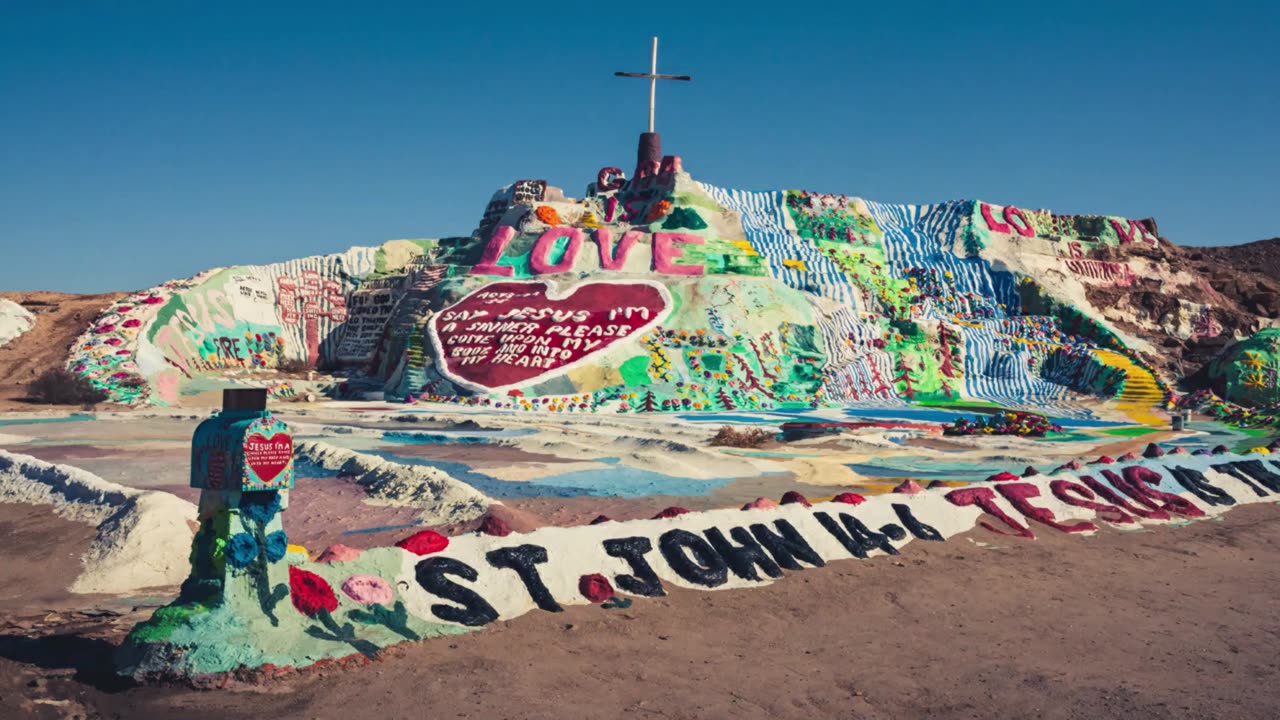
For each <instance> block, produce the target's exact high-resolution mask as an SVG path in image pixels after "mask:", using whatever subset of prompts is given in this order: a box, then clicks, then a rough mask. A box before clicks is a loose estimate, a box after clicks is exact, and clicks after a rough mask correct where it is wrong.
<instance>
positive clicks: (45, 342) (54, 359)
mask: <svg viewBox="0 0 1280 720" xmlns="http://www.w3.org/2000/svg"><path fill="white" fill-rule="evenodd" d="M126 294H127V293H102V294H100V295H73V294H70V293H58V292H0V298H5V299H8V300H12V301H14V302H16V303H18V304H19V305H22V306H23V307H25V308H26V309H27V310H28V311H29V312H30V313H31V314H32V315H35V318H36V323H35V325H34V326H33V327H32V328H31V329H30V330H28V331H27V332H26V333H23V334H22V335H20V336H18V338H17V339H16V340H14V341H13V342H10V343H8V344H6V345H4V346H0V410H33V409H38V408H39V407H40V406H39V405H35V404H32V403H28V402H23V399H24V398H26V396H27V388H26V386H27V385H29V384H30V383H31V381H32V380H35V379H36V377H37V376H39V375H40V373H42V372H44V371H45V370H47V369H49V368H51V367H62V364H63V363H64V362H66V360H67V351H68V350H70V349H71V343H73V342H75V339H76V338H77V337H79V336H80V334H81V333H83V332H84V331H85V329H86V328H88V327H89V323H91V322H93V320H94V319H95V318H97V317H98V315H100V314H101V313H102V311H103V310H105V309H106V308H107V306H108V305H110V304H111V303H113V302H115V301H116V300H118V299H120V298H122V297H124V296H125V295H126Z"/></svg>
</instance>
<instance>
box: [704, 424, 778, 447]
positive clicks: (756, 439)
mask: <svg viewBox="0 0 1280 720" xmlns="http://www.w3.org/2000/svg"><path fill="white" fill-rule="evenodd" d="M773 435H774V433H772V432H770V431H769V430H766V429H764V428H758V427H750V428H746V429H745V430H739V429H737V428H735V427H731V426H729V425H725V426H724V427H722V428H720V431H719V432H717V433H716V435H715V437H713V438H711V444H712V445H718V446H721V447H736V448H758V447H760V446H761V445H764V444H765V443H767V442H769V441H770V440H772V439H773Z"/></svg>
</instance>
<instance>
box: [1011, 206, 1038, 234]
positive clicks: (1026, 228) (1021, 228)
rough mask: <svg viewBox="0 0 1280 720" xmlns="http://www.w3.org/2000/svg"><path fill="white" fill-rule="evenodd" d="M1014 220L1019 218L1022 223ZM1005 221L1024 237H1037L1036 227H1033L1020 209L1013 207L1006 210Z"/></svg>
mask: <svg viewBox="0 0 1280 720" xmlns="http://www.w3.org/2000/svg"><path fill="white" fill-rule="evenodd" d="M1014 218H1017V219H1018V220H1019V221H1021V222H1014V221H1013V219H1014ZM1004 219H1005V220H1006V221H1008V223H1009V224H1010V225H1012V226H1013V229H1014V230H1017V231H1018V234H1019V235H1021V236H1022V237H1035V236H1036V229H1035V227H1034V226H1032V225H1031V221H1030V220H1028V219H1027V216H1026V215H1025V214H1024V213H1023V212H1022V211H1021V210H1019V209H1018V208H1016V207H1014V206H1012V205H1009V206H1007V207H1006V208H1005V209H1004Z"/></svg>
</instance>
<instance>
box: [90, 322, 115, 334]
mask: <svg viewBox="0 0 1280 720" xmlns="http://www.w3.org/2000/svg"><path fill="white" fill-rule="evenodd" d="M115 329H116V326H115V325H112V324H111V323H107V324H105V325H99V326H98V327H96V328H94V329H93V331H94V332H96V333H109V332H111V331H112V330H115Z"/></svg>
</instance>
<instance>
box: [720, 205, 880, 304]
mask: <svg viewBox="0 0 1280 720" xmlns="http://www.w3.org/2000/svg"><path fill="white" fill-rule="evenodd" d="M698 185H699V186H700V187H701V188H702V189H703V190H705V191H706V192H707V194H708V195H710V196H711V197H712V199H714V200H715V201H716V202H717V203H719V204H720V205H722V206H724V207H726V208H729V209H730V210H734V211H736V212H737V213H738V214H739V215H741V216H742V230H743V232H744V233H745V234H746V237H747V240H749V241H750V242H751V246H752V247H754V248H755V250H756V252H758V253H760V256H761V257H763V258H764V260H765V265H766V266H767V267H768V268H769V274H770V275H772V276H773V277H775V278H777V279H778V280H781V281H782V282H783V283H785V284H786V285H787V286H788V287H793V288H795V289H797V290H803V291H805V292H808V293H812V294H814V295H818V296H821V297H826V298H830V299H832V300H835V301H836V302H838V303H840V304H842V305H850V306H854V307H857V305H858V303H859V296H858V292H857V289H856V288H854V286H853V283H852V282H850V280H849V278H848V276H846V275H845V274H844V272H842V271H841V270H840V268H839V267H837V266H836V264H835V263H834V262H832V260H831V258H829V257H827V256H826V255H824V254H823V253H822V251H821V250H819V249H818V248H817V246H815V245H814V244H813V243H812V242H810V241H808V240H806V239H804V238H802V237H800V236H799V235H796V234H795V232H793V231H792V230H791V229H790V228H791V227H793V225H792V223H791V221H790V218H789V217H788V216H787V209H786V205H785V203H786V193H784V192H782V191H780V190H775V191H773V192H745V191H742V190H724V189H722V188H718V187H715V186H713V185H705V184H703V183H698ZM786 260H800V261H803V262H804V264H805V267H806V268H807V271H806V270H797V269H795V268H791V267H787V266H786V265H785V264H783V263H784V261H786Z"/></svg>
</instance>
